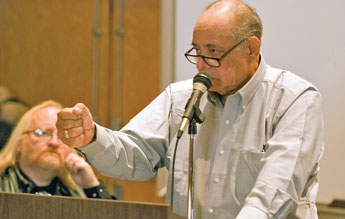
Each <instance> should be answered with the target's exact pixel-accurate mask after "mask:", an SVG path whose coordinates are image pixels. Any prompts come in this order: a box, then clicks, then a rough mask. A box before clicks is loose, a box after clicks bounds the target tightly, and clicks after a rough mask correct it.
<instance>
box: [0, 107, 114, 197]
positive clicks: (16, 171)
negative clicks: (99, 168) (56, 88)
mask: <svg viewBox="0 0 345 219" xmlns="http://www.w3.org/2000/svg"><path fill="white" fill-rule="evenodd" d="M61 109H62V106H61V105H60V104H59V103H57V102H54V101H45V102H43V103H41V104H39V105H37V106H35V107H33V108H31V109H30V110H29V111H28V112H26V113H25V114H24V115H23V117H22V118H21V119H20V120H19V122H18V125H17V126H16V127H15V129H14V130H13V133H12V134H11V137H10V139H9V141H8V143H7V144H6V145H5V147H4V148H3V150H2V151H1V153H0V191H3V192H13V193H34V194H46V195H61V196H75V197H89V198H104V199H114V198H115V197H112V196H111V195H110V194H109V193H108V191H107V189H106V188H105V186H104V185H103V183H102V182H101V181H99V180H98V179H97V177H96V175H95V173H94V172H93V169H92V168H91V166H90V165H89V164H87V163H86V162H85V161H84V159H82V158H81V157H80V156H79V155H78V154H77V153H76V152H74V150H72V149H71V148H70V147H68V146H67V145H65V144H63V143H62V141H61V140H60V139H59V138H58V136H57V130H56V127H55V123H56V120H57V113H58V112H59V111H60V110H61Z"/></svg>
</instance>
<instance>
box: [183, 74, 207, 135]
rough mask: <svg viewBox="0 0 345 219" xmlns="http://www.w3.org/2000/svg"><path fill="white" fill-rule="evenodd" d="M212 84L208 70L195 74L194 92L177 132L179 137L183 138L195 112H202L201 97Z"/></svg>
mask: <svg viewBox="0 0 345 219" xmlns="http://www.w3.org/2000/svg"><path fill="white" fill-rule="evenodd" d="M211 85H212V82H211V77H210V75H209V74H208V73H207V72H204V71H203V72H199V73H198V74H197V75H195V76H194V78H193V93H192V95H191V97H190V98H189V100H188V102H187V104H186V106H185V111H184V114H183V116H182V121H181V124H180V128H179V130H178V132H177V138H178V139H179V138H181V136H182V134H183V132H184V130H185V129H186V127H187V124H188V123H189V122H190V120H191V119H192V118H193V117H194V114H195V113H200V110H199V102H200V99H201V97H202V95H203V94H204V93H205V92H206V91H207V90H208V89H209V88H210V87H211ZM197 116H199V115H197ZM202 116H203V115H202ZM203 119H204V118H203ZM203 119H201V121H203Z"/></svg>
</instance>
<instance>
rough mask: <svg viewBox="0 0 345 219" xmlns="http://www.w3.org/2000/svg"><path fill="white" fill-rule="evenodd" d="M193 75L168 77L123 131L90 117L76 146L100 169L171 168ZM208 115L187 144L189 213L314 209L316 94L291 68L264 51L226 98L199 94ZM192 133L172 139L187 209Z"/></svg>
mask: <svg viewBox="0 0 345 219" xmlns="http://www.w3.org/2000/svg"><path fill="white" fill-rule="evenodd" d="M191 92H192V80H187V81H182V82H177V83H174V84H171V85H170V86H169V87H168V88H167V89H166V90H165V91H164V92H163V93H161V94H160V95H159V96H158V97H157V98H156V99H155V100H154V101H153V102H152V103H150V104H149V105H148V106H147V107H146V108H145V109H144V110H143V111H142V112H140V113H139V114H138V115H137V116H136V117H134V118H133V119H132V120H131V121H130V122H129V124H127V125H126V126H125V127H124V128H123V129H122V130H121V131H119V132H117V131H112V130H109V129H106V128H103V127H101V126H98V125H97V139H96V141H95V142H93V143H91V144H89V145H87V146H84V147H83V148H81V150H82V151H83V152H84V153H85V154H86V156H87V159H88V161H89V162H90V163H91V164H92V165H93V166H94V167H95V168H97V169H98V170H99V171H100V172H101V173H103V174H104V175H107V176H110V177H115V178H120V179H131V180H147V179H149V178H151V177H154V176H155V175H156V173H157V169H158V168H160V167H163V166H167V168H168V169H170V176H169V185H168V195H167V201H168V202H169V201H170V192H169V190H170V189H171V188H172V187H171V183H170V182H171V176H172V174H171V166H172V163H171V162H172V155H173V151H174V147H175V142H176V133H177V130H178V127H179V124H180V121H181V117H182V115H183V112H184V107H185V104H186V102H187V100H188V99H189V97H190V95H191ZM200 109H201V111H202V112H203V113H204V114H205V116H206V120H205V121H204V123H203V124H201V125H199V124H198V128H197V131H198V133H197V135H196V137H195V142H194V145H195V152H194V201H193V202H194V206H193V209H194V218H227V219H228V218H285V217H288V218H290V217H291V218H295V216H297V217H299V218H317V213H316V207H315V199H316V193H317V189H318V180H317V174H318V171H319V167H318V164H319V160H320V157H321V154H322V152H323V116H322V98H321V96H320V93H319V92H318V90H317V89H316V88H315V87H314V86H313V85H312V84H310V83H308V82H307V81H305V80H303V79H301V78H300V77H298V76H296V75H294V74H293V73H291V72H287V71H283V70H280V69H276V68H272V67H270V66H269V65H267V64H266V63H265V60H264V59H263V58H262V59H261V63H260V65H259V67H258V69H257V71H256V73H255V74H254V76H253V77H252V78H251V79H250V81H249V82H248V83H247V84H246V85H245V86H244V87H243V88H241V89H240V90H239V91H238V92H237V93H235V94H234V95H231V96H229V97H228V98H227V100H226V103H225V105H223V104H222V103H221V101H220V99H219V97H218V96H217V94H215V93H211V92H209V93H208V95H204V96H203V97H202V99H201V101H200ZM188 150H189V136H188V134H187V133H185V134H184V135H183V136H182V138H181V140H180V142H179V146H178V149H177V154H176V161H175V174H174V176H175V178H174V187H173V189H174V199H173V200H174V203H173V210H174V211H175V212H177V213H179V214H182V215H186V214H187V184H188V179H187V176H188Z"/></svg>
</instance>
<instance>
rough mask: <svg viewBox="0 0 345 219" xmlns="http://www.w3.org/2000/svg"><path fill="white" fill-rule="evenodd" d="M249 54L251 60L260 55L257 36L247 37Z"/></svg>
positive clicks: (259, 43)
mask: <svg viewBox="0 0 345 219" xmlns="http://www.w3.org/2000/svg"><path fill="white" fill-rule="evenodd" d="M248 41H249V56H250V57H251V59H252V60H256V59H257V57H259V55H260V47H261V41H260V40H259V39H258V38H257V37H249V38H248Z"/></svg>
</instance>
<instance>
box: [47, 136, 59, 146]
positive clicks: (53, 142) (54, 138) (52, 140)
mask: <svg viewBox="0 0 345 219" xmlns="http://www.w3.org/2000/svg"><path fill="white" fill-rule="evenodd" d="M59 141H60V139H59V137H58V136H57V134H56V133H54V134H53V135H52V136H51V137H50V139H49V141H48V146H49V147H51V148H57V147H58V146H59Z"/></svg>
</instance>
